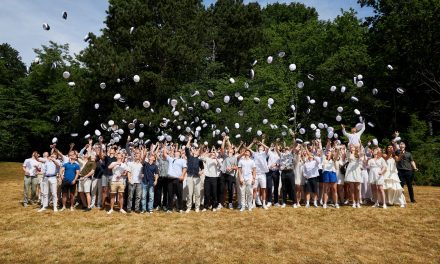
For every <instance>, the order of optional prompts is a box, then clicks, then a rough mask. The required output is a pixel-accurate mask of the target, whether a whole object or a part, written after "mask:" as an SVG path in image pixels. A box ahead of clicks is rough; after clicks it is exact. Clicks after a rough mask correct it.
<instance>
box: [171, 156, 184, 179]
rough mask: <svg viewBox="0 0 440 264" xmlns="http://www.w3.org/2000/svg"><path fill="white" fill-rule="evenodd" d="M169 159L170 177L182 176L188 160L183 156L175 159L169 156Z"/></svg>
mask: <svg viewBox="0 0 440 264" xmlns="http://www.w3.org/2000/svg"><path fill="white" fill-rule="evenodd" d="M167 160H168V163H169V164H168V177H170V178H179V177H180V176H182V170H183V169H184V168H186V167H187V165H186V161H185V160H184V159H182V158H180V159H175V158H171V157H170V156H167Z"/></svg>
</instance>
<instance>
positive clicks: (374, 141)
mask: <svg viewBox="0 0 440 264" xmlns="http://www.w3.org/2000/svg"><path fill="white" fill-rule="evenodd" d="M373 145H375V146H377V145H379V142H378V141H377V138H374V139H373Z"/></svg>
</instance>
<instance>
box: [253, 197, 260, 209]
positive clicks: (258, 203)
mask: <svg viewBox="0 0 440 264" xmlns="http://www.w3.org/2000/svg"><path fill="white" fill-rule="evenodd" d="M256 203H257V205H258V206H262V204H261V200H260V199H257V201H256ZM254 208H255V207H254Z"/></svg>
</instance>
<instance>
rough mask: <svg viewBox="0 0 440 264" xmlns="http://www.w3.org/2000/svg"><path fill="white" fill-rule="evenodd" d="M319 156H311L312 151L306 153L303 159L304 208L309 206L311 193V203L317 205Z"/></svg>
mask: <svg viewBox="0 0 440 264" xmlns="http://www.w3.org/2000/svg"><path fill="white" fill-rule="evenodd" d="M320 163H321V159H320V157H316V156H313V155H312V153H309V152H308V153H307V158H306V160H305V161H304V166H303V175H304V178H305V183H304V190H305V192H306V208H309V207H310V196H311V194H312V193H313V205H314V206H315V207H318V184H319V183H318V177H319V164H320Z"/></svg>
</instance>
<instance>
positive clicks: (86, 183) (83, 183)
mask: <svg viewBox="0 0 440 264" xmlns="http://www.w3.org/2000/svg"><path fill="white" fill-rule="evenodd" d="M95 159H96V156H95V153H87V155H86V156H85V157H84V161H86V163H85V164H84V167H83V168H82V170H81V173H80V179H79V186H78V192H79V195H80V198H81V202H82V204H83V209H84V211H85V212H88V211H90V210H92V209H91V208H90V207H91V196H90V190H91V187H92V179H91V178H92V176H93V175H94V174H95V169H96V162H95Z"/></svg>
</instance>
